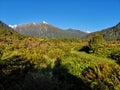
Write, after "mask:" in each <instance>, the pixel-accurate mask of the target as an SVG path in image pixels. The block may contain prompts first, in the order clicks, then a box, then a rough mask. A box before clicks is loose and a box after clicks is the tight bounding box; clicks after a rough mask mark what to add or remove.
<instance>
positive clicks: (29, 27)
mask: <svg viewBox="0 0 120 90" xmlns="http://www.w3.org/2000/svg"><path fill="white" fill-rule="evenodd" d="M14 30H15V31H17V32H19V33H21V34H23V35H27V36H36V37H44V38H80V37H83V36H85V35H87V33H85V32H82V31H80V30H69V29H68V30H62V29H60V28H57V27H55V26H53V25H50V24H47V23H46V22H45V21H44V22H41V23H39V24H35V23H29V24H22V25H18V26H17V27H16V28H14Z"/></svg>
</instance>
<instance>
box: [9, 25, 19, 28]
mask: <svg viewBox="0 0 120 90" xmlns="http://www.w3.org/2000/svg"><path fill="white" fill-rule="evenodd" d="M8 26H9V27H11V28H16V27H17V26H18V25H8Z"/></svg>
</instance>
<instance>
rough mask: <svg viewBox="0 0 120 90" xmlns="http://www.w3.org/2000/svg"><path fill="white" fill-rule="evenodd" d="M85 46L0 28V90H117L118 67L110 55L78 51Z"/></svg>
mask: <svg viewBox="0 0 120 90" xmlns="http://www.w3.org/2000/svg"><path fill="white" fill-rule="evenodd" d="M85 45H87V42H86V40H81V39H41V38H33V37H24V36H21V35H19V34H17V33H14V32H12V33H11V32H9V31H4V30H3V29H0V50H1V51H0V53H1V59H0V68H1V69H0V72H1V73H0V75H1V79H2V80H3V82H1V83H0V89H2V88H4V89H8V90H13V89H14V90H15V89H17V88H19V89H29V90H32V89H34V90H35V89H36V90H39V89H43V88H44V89H45V90H48V89H49V90H53V89H55V90H70V89H72V90H73V89H75V90H80V89H82V90H87V89H88V90H90V89H93V90H115V89H116V90H119V89H120V66H119V65H118V64H117V63H116V62H115V61H114V60H111V59H108V58H107V57H106V56H107V55H108V54H109V53H110V52H109V53H107V54H106V53H105V52H104V51H101V52H100V53H103V54H105V57H103V56H102V57H101V54H98V55H94V54H87V53H85V52H79V51H78V50H79V49H80V48H82V47H83V46H85ZM116 45H117V44H116ZM116 45H115V47H117V46H116ZM110 48H113V47H112V46H109V48H106V49H109V50H110V51H111V50H112V49H110ZM117 49H119V46H118V47H117ZM115 50H116V49H115ZM105 51H107V50H105ZM6 78H7V79H6Z"/></svg>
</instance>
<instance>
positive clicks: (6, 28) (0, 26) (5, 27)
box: [0, 21, 14, 31]
mask: <svg viewBox="0 0 120 90" xmlns="http://www.w3.org/2000/svg"><path fill="white" fill-rule="evenodd" d="M0 28H1V29H4V30H11V31H14V30H13V29H12V28H11V27H9V26H8V25H7V24H5V23H4V22H2V21H0Z"/></svg>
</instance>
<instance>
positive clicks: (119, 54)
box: [110, 51, 120, 64]
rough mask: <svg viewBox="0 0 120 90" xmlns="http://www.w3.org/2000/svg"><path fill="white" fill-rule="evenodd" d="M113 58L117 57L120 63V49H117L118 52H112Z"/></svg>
mask: <svg viewBox="0 0 120 90" xmlns="http://www.w3.org/2000/svg"><path fill="white" fill-rule="evenodd" d="M110 57H111V58H112V59H115V60H117V63H119V64H120V51H116V52H113V53H111V56H110Z"/></svg>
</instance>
